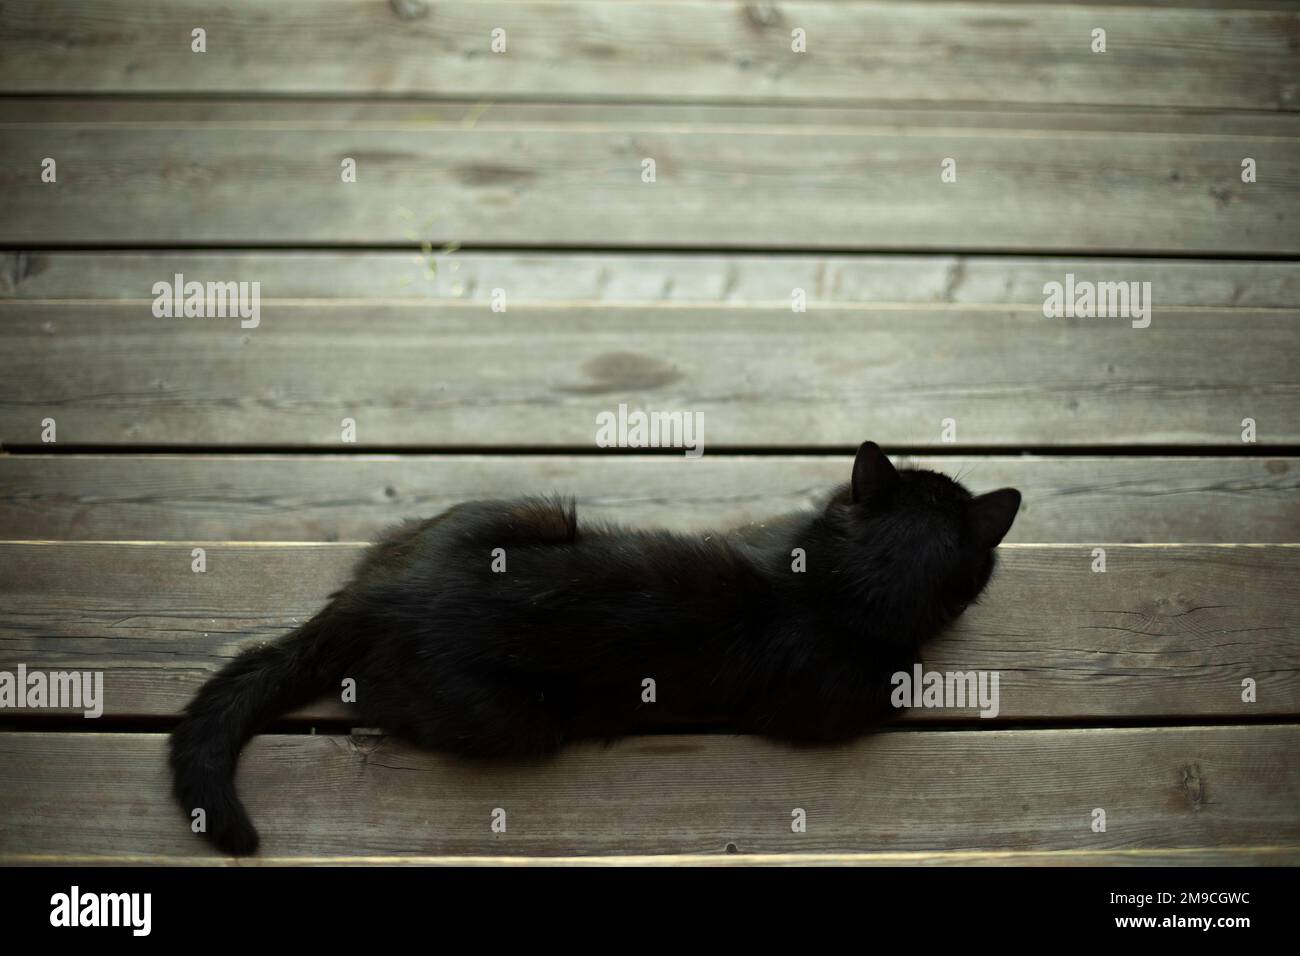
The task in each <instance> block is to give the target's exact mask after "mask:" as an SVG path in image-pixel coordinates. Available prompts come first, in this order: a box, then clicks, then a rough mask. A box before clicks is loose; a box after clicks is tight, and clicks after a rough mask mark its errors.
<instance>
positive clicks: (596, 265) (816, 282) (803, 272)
mask: <svg viewBox="0 0 1300 956" xmlns="http://www.w3.org/2000/svg"><path fill="white" fill-rule="evenodd" d="M178 272H179V273H181V274H183V275H184V276H186V277H187V278H189V279H197V280H199V281H209V280H220V281H223V282H259V283H261V295H262V301H263V302H271V301H274V300H282V299H329V300H338V299H365V300H370V301H375V300H382V299H393V298H400V299H429V300H444V299H450V300H456V301H462V302H476V303H490V302H491V297H492V290H493V289H495V288H502V289H506V290H507V291H508V293H509V298H510V301H511V302H528V301H531V300H543V301H548V302H549V301H554V300H563V301H586V302H601V303H606V304H608V305H610V306H626V305H628V304H631V303H636V302H655V303H673V304H690V303H725V304H727V305H736V306H740V305H768V306H782V307H788V306H789V303H790V295H791V290H793V289H796V288H799V289H803V290H804V292H805V293H806V294H807V297H808V303H809V308H813V309H815V308H818V307H819V306H821V305H838V304H841V303H855V302H863V301H866V302H876V303H884V302H896V303H898V302H906V303H956V304H971V305H976V304H978V305H1007V304H1012V305H1031V306H1041V305H1042V303H1043V298H1044V294H1043V286H1044V285H1045V284H1047V283H1049V282H1061V281H1063V277H1064V276H1065V275H1067V274H1073V275H1074V276H1076V277H1077V278H1078V279H1079V280H1081V281H1088V282H1150V283H1151V286H1152V289H1153V290H1154V292H1155V294H1156V295H1157V296H1158V301H1159V303H1160V305H1161V306H1165V307H1167V306H1195V307H1198V308H1223V309H1229V308H1295V307H1297V306H1300V263H1297V262H1268V261H1237V260H1231V259H1228V260H1225V259H1199V260H1197V259H1190V260H1188V259H1119V258H1108V259H1060V258H1052V257H1046V256H1036V257H1033V258H1020V257H1015V256H944V255H931V256H909V255H874V256H873V255H834V256H817V255H762V256H757V255H745V254H740V255H726V256H720V255H715V254H709V253H697V254H691V255H674V254H669V253H658V254H654V253H651V254H645V253H643V254H639V255H628V254H611V253H563V252H559V253H556V252H546V251H538V252H530V253H510V252H499V253H494V252H459V251H455V252H445V251H443V250H442V249H430V250H429V252H428V253H425V252H423V251H420V252H414V251H411V252H328V251H320V252H257V253H248V252H208V251H197V252H185V251H175V250H159V251H154V252H148V253H138V252H0V297H6V298H13V299H110V300H111V299H130V300H140V299H150V300H151V301H152V293H151V290H152V288H153V284H154V283H155V282H158V281H160V277H168V278H169V277H172V276H174V275H175V274H176V273H178Z"/></svg>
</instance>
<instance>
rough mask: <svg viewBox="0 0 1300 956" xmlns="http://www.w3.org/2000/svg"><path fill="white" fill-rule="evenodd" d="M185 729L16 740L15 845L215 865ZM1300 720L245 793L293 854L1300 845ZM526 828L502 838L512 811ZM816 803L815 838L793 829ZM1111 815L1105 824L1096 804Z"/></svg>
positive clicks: (4, 826) (479, 768)
mask: <svg viewBox="0 0 1300 956" xmlns="http://www.w3.org/2000/svg"><path fill="white" fill-rule="evenodd" d="M163 746H164V738H162V737H161V736H156V735H152V734H148V735H145V734H130V735H121V734H115V735H102V734H37V733H22V734H0V771H3V772H0V854H2V855H3V858H6V859H7V858H8V857H9V856H10V855H11V854H13V855H16V854H24V855H26V854H58V855H62V854H74V855H77V856H82V855H87V854H102V855H105V856H111V855H113V854H114V853H116V852H121V850H122V848H129V852H130V853H132V854H158V855H163V856H168V857H172V856H177V857H181V856H184V857H191V856H196V857H210V856H212V855H213V852H212V851H211V850H210V849H209V848H208V847H207V845H206V844H205V843H203V842H201V841H200V840H199V838H198V837H196V836H194V835H193V834H191V833H190V831H189V827H188V826H187V819H186V818H185V817H184V816H183V815H182V814H181V812H180V810H179V809H178V808H176V807H175V806H174V805H173V804H172V801H171V795H170V792H169V791H170V785H169V781H168V780H167V771H166V763H165V760H164V758H163ZM1297 748H1300V728H1297V727H1295V726H1291V725H1280V726H1269V725H1262V726H1257V727H1186V728H1163V729H1149V728H1141V729H1127V730H1124V729H1098V730H1017V731H989V732H985V733H971V732H961V731H957V732H943V733H933V732H926V733H884V734H877V735H875V736H873V737H871V738H868V739H866V740H863V741H860V742H858V743H857V744H855V745H853V746H851V747H844V748H836V749H826V750H792V749H789V748H785V747H779V746H774V745H770V744H766V743H764V742H762V741H758V740H753V739H746V738H736V737H708V736H695V737H641V738H631V739H629V740H625V741H623V742H621V743H618V744H616V745H615V746H613V747H612V748H610V749H607V750H605V749H601V748H599V747H582V748H574V749H571V750H569V751H567V752H565V753H564V754H563V755H561V757H560V758H559V759H558V760H556V761H555V762H552V763H546V764H543V765H533V766H517V765H483V764H477V765H475V764H466V763H463V762H458V761H453V760H446V759H443V758H440V757H437V756H435V755H431V754H427V753H421V752H416V751H413V750H411V749H409V748H406V747H404V746H401V745H398V744H395V743H392V742H390V741H384V740H381V739H379V738H360V739H356V738H346V737H334V736H269V737H260V738H258V739H256V740H255V741H253V743H252V744H251V745H250V746H249V748H248V750H247V751H245V755H244V759H243V760H242V761H241V764H240V769H239V781H238V786H239V789H240V793H241V795H242V796H243V799H244V800H245V802H246V803H247V804H248V807H249V811H250V813H251V814H252V817H253V819H254V821H256V823H257V825H258V827H259V828H260V831H261V834H262V838H263V852H264V853H265V854H266V855H267V856H268V857H271V858H278V857H293V856H336V855H352V854H355V855H359V856H371V855H373V856H380V857H386V856H399V855H415V856H419V855H453V854H455V855H459V854H466V855H471V856H479V857H481V856H495V855H502V856H573V855H613V854H638V855H644V854H666V853H676V854H692V855H700V856H711V855H725V854H728V853H731V854H734V855H743V854H750V853H757V854H762V853H782V854H789V853H831V852H833V853H854V852H877V853H878V852H930V853H932V852H935V851H973V850H996V851H1002V850H1020V851H1026V850H1029V851H1041V850H1060V851H1071V852H1078V851H1097V850H1111V851H1135V850H1148V849H1165V848H1179V849H1199V848H1216V847H1234V846H1243V845H1244V846H1261V847H1270V848H1278V851H1279V852H1281V853H1283V854H1285V855H1286V856H1287V857H1288V858H1290V859H1294V858H1295V854H1296V852H1297V848H1300V763H1298V762H1297V761H1296V760H1295V759H1294V757H1295V754H1296V752H1297ZM495 808H501V809H503V810H505V813H506V832H505V833H496V834H494V833H492V832H491V829H490V824H491V819H492V813H493V810H494V809H495ZM796 808H798V809H803V810H804V811H805V812H806V816H807V831H806V832H804V833H794V832H792V829H791V819H792V811H793V810H795V809H796ZM1096 808H1101V809H1103V810H1105V811H1106V830H1105V832H1104V833H1094V832H1093V830H1092V820H1093V811H1094V809H1096Z"/></svg>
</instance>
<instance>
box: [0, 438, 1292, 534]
mask: <svg viewBox="0 0 1300 956" xmlns="http://www.w3.org/2000/svg"><path fill="white" fill-rule="evenodd" d="M851 461H852V459H851V457H850V456H848V455H844V456H785V455H780V456H744V455H741V456H708V455H706V456H704V457H703V458H701V459H700V460H699V461H696V462H692V463H690V466H689V467H686V466H685V465H684V464H683V463H682V462H681V461H680V460H678V459H677V458H675V457H674V458H668V457H664V456H649V455H628V456H623V455H618V456H600V457H592V456H572V455H569V456H566V455H504V456H492V455H463V456H438V455H412V456H379V455H355V456H314V455H313V456H304V455H290V456H248V455H235V456H228V455H191V456H166V455H161V456H160V455H150V456H148V457H140V456H134V455H111V456H100V455H46V456H27V455H11V456H0V529H3V535H4V537H6V538H10V539H38V540H105V541H106V540H114V539H116V540H137V541H138V540H145V539H149V540H160V541H184V540H190V539H198V540H206V541H259V540H260V541H369V540H373V539H374V538H375V537H376V536H377V535H378V534H379V532H380V531H382V530H383V529H384V528H385V527H387V526H389V525H391V524H394V523H396V522H397V521H399V520H402V519H405V518H418V517H428V516H429V515H433V514H437V513H438V512H439V511H442V510H444V509H446V508H449V507H451V506H452V505H454V504H457V503H459V502H461V501H465V500H468V499H472V498H494V497H509V496H512V495H519V494H548V493H551V492H559V493H562V494H570V495H574V496H576V497H577V498H578V502H579V510H580V512H581V514H582V515H583V516H584V517H585V518H586V519H587V520H602V519H603V520H612V521H619V522H622V523H624V524H629V525H636V526H641V527H664V528H669V529H672V530H674V531H705V530H710V529H718V528H726V527H732V526H736V525H741V524H745V523H749V522H756V521H765V520H768V519H770V518H772V517H775V516H776V515H779V514H784V513H787V512H791V511H800V510H811V509H814V508H816V507H818V506H819V505H820V504H821V502H822V500H823V496H824V495H825V494H826V493H827V491H828V490H829V489H830V488H831V487H833V486H834V485H837V484H840V483H842V482H844V481H846V480H847V478H848V474H849V470H850V467H851ZM895 461H896V462H897V463H898V464H900V465H904V464H910V465H914V466H916V467H920V468H932V469H934V470H937V471H942V472H944V473H945V474H949V475H961V476H962V477H963V480H964V481H965V482H966V484H967V485H968V486H969V487H971V488H972V489H974V490H977V491H980V490H984V491H987V490H991V489H994V488H1000V487H1007V486H1010V487H1015V488H1018V489H1020V491H1021V493H1022V494H1023V496H1024V503H1023V504H1022V505H1021V509H1020V514H1019V515H1018V516H1017V517H1016V523H1015V525H1014V526H1013V527H1012V529H1011V533H1010V534H1009V535H1008V537H1007V540H1008V541H1010V542H1016V543H1022V542H1029V543H1051V542H1078V541H1090V540H1091V541H1106V542H1116V543H1150V542H1157V543H1159V542H1164V543H1211V542H1223V543H1235V542H1251V543H1286V542H1292V541H1296V540H1300V494H1298V492H1300V459H1297V458H1147V457H1130V458H1073V457H1072V458H1042V457H975V458H971V457H956V456H955V457H942V458H935V457H930V458H926V457H908V456H895Z"/></svg>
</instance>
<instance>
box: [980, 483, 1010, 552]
mask: <svg viewBox="0 0 1300 956" xmlns="http://www.w3.org/2000/svg"><path fill="white" fill-rule="evenodd" d="M1019 510H1020V492H1018V491H1016V489H1014V488H999V489H998V490H997V491H990V492H989V493H988V494H987V495H980V496H979V497H978V498H975V499H973V500H972V501H971V503H970V512H969V516H970V529H971V537H972V538H973V539H974V540H975V543H976V544H977V545H979V546H980V547H981V548H996V547H997V546H998V542H999V541H1001V540H1002V539H1003V538H1004V537H1006V534H1007V532H1008V531H1010V530H1011V523H1012V522H1013V521H1015V520H1016V512H1017V511H1019Z"/></svg>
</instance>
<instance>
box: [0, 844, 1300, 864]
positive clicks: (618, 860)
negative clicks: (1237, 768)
mask: <svg viewBox="0 0 1300 956" xmlns="http://www.w3.org/2000/svg"><path fill="white" fill-rule="evenodd" d="M1297 863H1300V847H1285V846H1230V847H1202V848H1189V849H1173V850H1171V849H1139V850H951V851H930V852H927V851H924V850H911V851H898V852H893V853H723V854H721V855H692V854H685V853H660V854H653V855H648V856H642V855H637V854H631V853H626V854H625V853H620V854H619V855H617V856H505V855H493V856H412V855H406V856H374V855H368V856H357V855H352V856H266V855H261V856H255V857H237V858H236V857H220V856H187V857H179V856H170V855H166V854H149V853H126V852H124V853H114V854H113V855H111V856H109V855H105V854H102V853H101V854H84V853H5V854H0V865H11V866H164V865H165V866H199V867H209V866H238V867H248V866H357V867H360V866H427V867H439V866H455V867H465V866H512V867H518V866H600V867H619V866H637V867H641V866H656V867H658V866H672V867H680V866H697V867H699V866H727V867H736V866H744V867H748V866H873V867H884V866H947V867H954V866H980V867H983V866H1050V867H1060V866H1105V867H1114V866H1295V865H1297Z"/></svg>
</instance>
